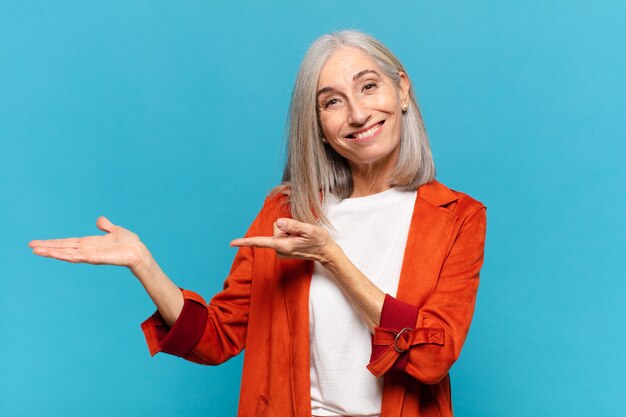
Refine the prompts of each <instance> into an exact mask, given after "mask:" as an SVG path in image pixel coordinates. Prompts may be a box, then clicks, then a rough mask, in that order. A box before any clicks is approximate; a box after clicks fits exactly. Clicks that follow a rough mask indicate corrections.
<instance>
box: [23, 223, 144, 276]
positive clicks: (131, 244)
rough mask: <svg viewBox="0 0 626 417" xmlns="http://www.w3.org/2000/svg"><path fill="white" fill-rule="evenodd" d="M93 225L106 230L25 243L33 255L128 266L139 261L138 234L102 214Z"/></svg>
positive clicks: (74, 261)
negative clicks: (98, 234)
mask: <svg viewBox="0 0 626 417" xmlns="http://www.w3.org/2000/svg"><path fill="white" fill-rule="evenodd" d="M96 226H97V227H98V229H100V230H102V231H104V232H107V233H106V234H104V235H101V236H85V237H73V238H67V239H50V240H33V241H31V242H29V243H28V246H30V247H31V248H32V249H33V252H34V253H35V254H37V255H40V256H45V257H48V258H55V259H60V260H63V261H68V262H73V263H77V262H83V263H88V264H99V265H100V264H106V265H121V266H127V267H129V268H131V269H132V268H135V267H137V266H138V265H139V264H140V263H141V254H142V248H143V247H144V246H143V243H141V241H140V240H139V236H137V235H136V234H135V233H133V232H131V231H130V230H127V229H124V228H123V227H120V226H116V225H114V224H113V223H111V222H110V221H109V220H108V219H107V218H106V217H103V216H101V217H99V218H98V220H97V221H96Z"/></svg>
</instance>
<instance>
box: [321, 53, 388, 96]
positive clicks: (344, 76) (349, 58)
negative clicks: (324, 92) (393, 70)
mask: <svg viewBox="0 0 626 417" xmlns="http://www.w3.org/2000/svg"><path fill="white" fill-rule="evenodd" d="M367 69H370V70H375V71H377V72H378V73H379V74H381V75H383V73H382V70H381V69H380V67H379V66H378V64H377V63H376V61H375V60H374V59H373V58H372V57H370V56H369V55H368V54H366V53H365V52H363V51H362V50H360V49H358V48H351V47H346V48H341V49H339V50H337V51H335V52H334V53H333V54H332V55H331V56H330V57H329V58H328V60H327V61H326V63H324V66H323V67H322V70H321V71H320V75H319V78H318V81H317V87H318V88H322V87H326V86H331V85H334V84H336V83H337V82H339V81H345V82H351V81H352V77H353V76H354V75H356V74H358V73H359V72H361V71H363V70H367Z"/></svg>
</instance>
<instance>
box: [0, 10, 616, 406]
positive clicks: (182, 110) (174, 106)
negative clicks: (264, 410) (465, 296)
mask: <svg viewBox="0 0 626 417" xmlns="http://www.w3.org/2000/svg"><path fill="white" fill-rule="evenodd" d="M624 21H626V5H625V3H624V2H623V1H598V2H588V1H582V0H577V1H574V0H571V1H565V0H561V1H550V0H547V1H545V0H543V1H538V0H527V1H508V2H502V1H495V0H494V1H475V2H465V1H450V2H432V1H421V0H419V1H410V2H388V3H384V2H381V1H378V2H370V1H362V0H361V1H344V2H338V1H309V2H301V3H300V4H298V3H296V2H288V1H284V2H278V1H275V2H252V1H250V2H238V1H209V0H205V1H177V2H164V1H107V2H94V1H54V2H50V1H28V0H22V1H2V2H0V203H1V204H0V227H1V229H0V277H1V279H2V281H1V283H2V286H1V290H0V335H1V342H0V415H2V416H11V417H12V416H16V417H17V416H35V415H45V416H68V417H69V416H111V415H119V416H151V417H154V416H189V417H191V416H233V415H235V412H236V408H237V398H238V389H239V379H240V371H241V357H238V358H235V359H234V360H232V361H230V362H229V363H227V364H225V365H222V366H220V367H203V366H199V365H195V364H191V363H187V362H185V361H182V360H180V359H178V358H174V357H171V356H167V355H164V354H161V355H157V357H155V358H151V357H150V356H149V354H148V350H147V347H146V346H145V342H144V338H143V335H142V333H141V331H140V328H139V324H140V322H141V321H143V320H144V319H145V318H146V317H147V316H148V315H150V314H151V313H152V311H153V308H154V307H153V305H152V304H151V302H150V300H149V299H148V297H147V296H146V295H145V293H144V292H143V290H142V288H141V286H140V285H139V283H138V282H137V281H136V280H135V279H134V277H133V276H132V275H131V274H130V273H129V272H128V271H127V270H125V269H123V268H115V267H109V266H104V267H103V266H100V267H96V266H90V265H73V264H68V263H64V262H59V261H54V260H50V259H44V258H39V257H36V256H34V255H32V253H31V251H30V249H29V248H28V247H27V246H26V244H27V242H28V241H29V240H31V239H36V238H37V239H41V238H55V237H70V236H81V235H88V234H94V233H99V232H98V231H97V229H96V228H95V220H96V218H97V217H98V216H99V215H103V214H104V215H106V216H108V217H109V218H110V219H111V220H112V221H113V222H114V223H117V224H120V225H123V226H125V227H127V228H129V229H131V230H133V231H135V232H136V233H138V234H139V235H140V236H141V238H142V240H143V241H144V242H145V243H146V244H147V246H148V247H149V248H150V249H151V251H152V253H153V254H154V256H155V258H156V259H157V260H158V261H159V262H160V264H161V266H162V267H163V269H164V270H165V271H166V273H168V275H169V276H170V277H172V278H173V279H174V280H175V282H176V283H177V284H178V285H180V286H182V287H185V288H190V289H194V290H196V291H198V292H200V293H201V294H203V295H204V296H205V297H207V298H209V297H210V296H211V295H212V294H214V293H215V292H217V291H218V290H219V289H220V288H221V285H222V281H223V279H224V277H225V276H226V274H227V272H228V269H229V266H230V262H231V260H232V258H233V256H234V250H233V249H231V248H229V246H228V243H229V242H230V240H231V239H233V238H235V237H239V236H241V235H242V233H243V232H244V231H245V230H246V229H247V227H248V225H249V223H250V222H251V220H252V218H253V217H254V215H255V213H256V212H257V211H258V209H259V208H260V206H261V204H262V201H263V198H264V196H265V194H266V193H267V191H268V190H269V189H270V188H271V187H272V186H274V185H276V184H277V183H278V182H279V180H280V176H281V171H282V164H283V159H284V157H283V156H284V143H283V136H284V135H283V132H284V126H285V116H286V113H287V106H288V102H289V96H290V92H291V88H292V83H293V80H294V78H295V73H296V71H297V68H298V65H299V62H300V59H301V58H302V56H303V54H304V52H305V50H306V48H307V47H308V45H309V44H310V43H311V42H312V41H313V40H314V39H315V38H316V37H317V36H319V35H321V34H322V33H325V32H329V31H334V30H337V29H341V28H357V29H361V30H364V31H366V32H369V33H371V34H372V35H374V36H376V37H378V38H379V39H381V40H382V41H383V42H385V43H386V44H387V45H388V46H389V47H390V48H391V49H392V50H393V51H394V52H395V53H396V54H397V55H398V56H399V58H400V59H401V61H402V62H403V63H404V65H405V66H406V68H407V69H408V71H409V74H410V76H411V79H412V82H413V87H414V89H415V91H416V93H417V95H418V99H419V101H420V105H421V108H422V112H423V115H424V119H425V123H426V127H427V129H428V132H429V135H430V139H431V143H432V147H433V151H434V156H435V161H436V164H437V170H438V178H439V180H440V181H442V182H443V183H445V184H447V185H448V186H450V187H451V188H454V189H458V190H461V191H464V192H466V193H468V194H470V195H472V196H474V197H475V198H477V199H479V200H481V201H483V202H484V203H485V204H486V205H487V206H488V240H487V247H486V258H485V266H484V269H483V273H482V277H481V279H482V280H481V287H480V290H479V297H478V304H477V308H476V314H475V317H474V321H473V324H472V328H471V331H470V334H469V337H468V339H467V343H466V345H465V348H464V351H463V354H462V355H461V358H460V360H459V361H458V362H457V363H456V364H455V366H454V367H453V370H452V381H453V397H454V405H455V409H456V414H457V415H458V416H460V417H490V416H494V417H495V416H503V417H517V416H519V417H527V416H568V417H569V416H593V417H597V416H618V415H626V403H625V402H624V392H626V382H625V381H624V379H625V378H626V372H625V371H626V349H625V348H624V345H626V326H624V319H623V316H624V315H625V314H626V308H625V307H624V305H625V304H624V300H625V298H626V297H625V296H626V283H625V278H626V273H625V268H624V266H623V265H624V264H623V258H624V253H625V249H626V243H625V238H624V236H625V234H626V227H625V226H626V225H625V214H626V210H625V206H626V192H625V187H624V181H625V180H626V171H625V169H624V157H625V150H626V147H625V145H624V141H625V140H626V117H624V116H623V114H622V113H623V112H624V109H626V88H625V84H626V82H625V80H626V45H625V44H626V29H625V28H626V25H624ZM620 323H621V324H620Z"/></svg>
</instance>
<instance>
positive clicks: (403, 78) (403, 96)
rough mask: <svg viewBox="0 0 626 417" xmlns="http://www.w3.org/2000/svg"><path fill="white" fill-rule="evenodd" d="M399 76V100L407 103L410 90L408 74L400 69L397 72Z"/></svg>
mask: <svg viewBox="0 0 626 417" xmlns="http://www.w3.org/2000/svg"><path fill="white" fill-rule="evenodd" d="M398 76H399V77H400V82H399V83H398V84H399V85H398V87H399V88H400V101H401V102H402V103H407V104H408V103H409V91H410V90H411V81H410V80H409V76H408V75H406V73H405V72H402V71H400V72H399V73H398Z"/></svg>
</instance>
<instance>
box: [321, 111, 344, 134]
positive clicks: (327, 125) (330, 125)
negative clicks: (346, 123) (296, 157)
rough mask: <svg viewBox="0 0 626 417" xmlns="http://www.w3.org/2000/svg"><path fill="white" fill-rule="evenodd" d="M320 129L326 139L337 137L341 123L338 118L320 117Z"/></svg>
mask: <svg viewBox="0 0 626 417" xmlns="http://www.w3.org/2000/svg"><path fill="white" fill-rule="evenodd" d="M320 128H321V129H322V134H323V135H324V137H326V138H334V137H337V135H338V132H339V129H340V128H341V122H340V121H339V120H337V118H336V117H332V116H329V115H320Z"/></svg>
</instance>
